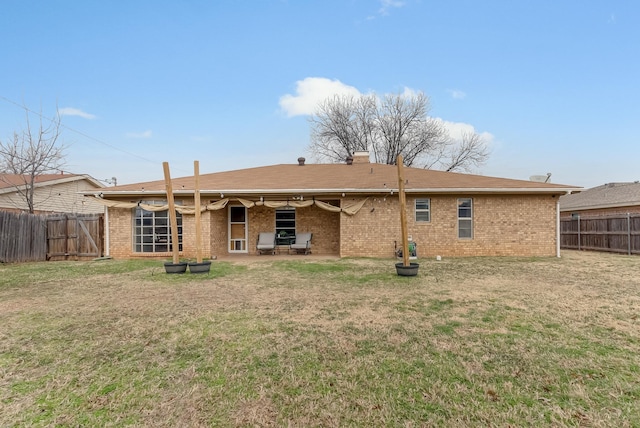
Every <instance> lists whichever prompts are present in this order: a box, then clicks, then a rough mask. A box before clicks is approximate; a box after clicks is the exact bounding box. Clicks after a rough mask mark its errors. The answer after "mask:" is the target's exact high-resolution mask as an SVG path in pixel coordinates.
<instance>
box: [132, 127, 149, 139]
mask: <svg viewBox="0 0 640 428" xmlns="http://www.w3.org/2000/svg"><path fill="white" fill-rule="evenodd" d="M152 135H153V133H152V132H151V130H150V129H148V130H146V131H144V132H127V133H126V137H127V138H151V136H152Z"/></svg>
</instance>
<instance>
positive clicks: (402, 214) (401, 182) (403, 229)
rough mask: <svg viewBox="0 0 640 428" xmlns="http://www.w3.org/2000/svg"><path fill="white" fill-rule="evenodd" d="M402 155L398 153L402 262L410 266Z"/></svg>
mask: <svg viewBox="0 0 640 428" xmlns="http://www.w3.org/2000/svg"><path fill="white" fill-rule="evenodd" d="M402 162H403V161H402V155H398V158H397V159H396V164H397V166H398V196H399V198H400V230H401V233H402V264H403V265H404V266H409V236H408V232H407V198H406V195H405V193H404V174H403V171H402V166H403V165H402Z"/></svg>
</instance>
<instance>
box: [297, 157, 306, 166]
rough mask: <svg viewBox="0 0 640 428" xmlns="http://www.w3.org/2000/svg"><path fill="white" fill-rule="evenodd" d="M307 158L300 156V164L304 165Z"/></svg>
mask: <svg viewBox="0 0 640 428" xmlns="http://www.w3.org/2000/svg"><path fill="white" fill-rule="evenodd" d="M305 160H306V159H305V158H302V157H300V158H298V165H300V166H304V161H305Z"/></svg>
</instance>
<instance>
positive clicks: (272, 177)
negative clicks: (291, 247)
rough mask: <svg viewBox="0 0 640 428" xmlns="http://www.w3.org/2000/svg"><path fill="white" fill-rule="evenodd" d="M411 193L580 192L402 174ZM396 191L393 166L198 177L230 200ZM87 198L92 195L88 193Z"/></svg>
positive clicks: (114, 190) (187, 188)
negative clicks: (242, 197) (234, 198)
mask: <svg viewBox="0 0 640 428" xmlns="http://www.w3.org/2000/svg"><path fill="white" fill-rule="evenodd" d="M403 175H404V178H405V181H406V184H405V191H406V192H407V193H461V192H463V193H548V194H564V193H568V192H571V191H577V190H579V189H580V188H578V187H576V186H567V185H562V184H549V183H539V182H533V181H526V180H510V179H505V178H496V177H486V176H482V175H471V174H460V173H454V172H444V171H436V170H427V169H422V168H409V167H405V168H404V169H403ZM172 187H173V191H174V193H175V194H176V195H179V194H180V193H184V194H189V193H193V190H194V177H181V178H174V179H172ZM397 190H398V175H397V167H396V166H395V165H384V164H375V163H367V162H365V163H354V164H352V165H348V164H306V165H300V164H280V165H271V166H263V167H256V168H247V169H239V170H233V171H225V172H216V173H211V174H203V175H201V176H200V191H201V192H202V193H210V194H212V193H221V194H227V195H255V196H261V195H265V196H267V195H277V194H280V195H282V194H302V195H328V194H334V195H335V194H340V193H345V194H373V193H389V192H392V191H395V192H397ZM93 193H94V194H97V193H103V195H104V196H105V197H106V196H129V195H131V196H133V195H143V194H145V195H153V194H165V193H166V188H165V183H164V180H157V181H149V182H144V183H134V184H128V185H121V186H116V187H109V188H105V189H101V190H100V192H93ZM87 194H88V193H87Z"/></svg>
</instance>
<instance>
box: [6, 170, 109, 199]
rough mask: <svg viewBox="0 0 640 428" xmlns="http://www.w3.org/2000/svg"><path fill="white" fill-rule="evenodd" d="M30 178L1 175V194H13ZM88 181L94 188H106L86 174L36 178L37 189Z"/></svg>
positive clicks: (52, 175)
mask: <svg viewBox="0 0 640 428" xmlns="http://www.w3.org/2000/svg"><path fill="white" fill-rule="evenodd" d="M27 180H28V178H26V176H24V175H19V174H0V194H2V193H7V192H12V191H14V190H15V188H16V186H17V187H22V186H24V185H25V181H27ZM78 180H87V181H88V182H90V183H91V184H93V185H94V187H105V186H104V184H102V183H101V182H100V181H98V180H96V179H95V178H93V177H91V176H89V175H86V174H42V175H39V176H37V177H36V180H35V187H44V186H53V185H56V184H63V183H69V182H72V181H78Z"/></svg>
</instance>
